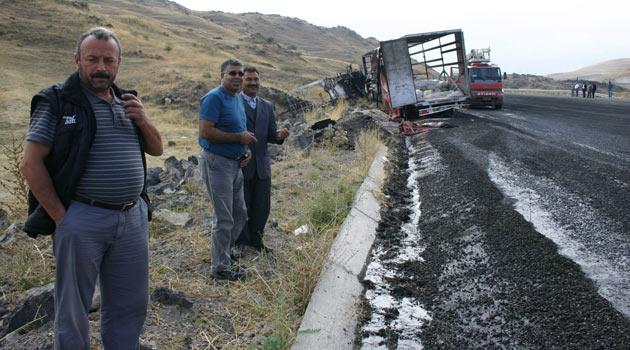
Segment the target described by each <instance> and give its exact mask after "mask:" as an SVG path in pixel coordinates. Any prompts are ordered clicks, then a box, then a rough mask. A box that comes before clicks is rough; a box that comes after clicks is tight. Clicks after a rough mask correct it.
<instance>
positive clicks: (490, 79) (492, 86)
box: [467, 48, 503, 109]
mask: <svg viewBox="0 0 630 350" xmlns="http://www.w3.org/2000/svg"><path fill="white" fill-rule="evenodd" d="M467 70H468V88H469V93H470V105H471V107H483V106H489V107H494V108H496V109H500V108H502V107H503V79H502V73H501V68H499V67H498V66H497V65H495V64H493V63H491V62H490V48H486V49H478V50H471V51H470V53H469V54H468V67H467Z"/></svg>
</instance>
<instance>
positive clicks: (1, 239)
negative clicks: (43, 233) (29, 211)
mask: <svg viewBox="0 0 630 350" xmlns="http://www.w3.org/2000/svg"><path fill="white" fill-rule="evenodd" d="M23 227H24V224H22V223H21V222H16V223H14V224H11V226H9V227H7V229H6V230H4V232H3V233H2V234H1V235H0V247H3V248H5V247H8V246H9V245H11V243H13V241H14V240H15V235H16V234H17V233H18V232H22V228H23Z"/></svg>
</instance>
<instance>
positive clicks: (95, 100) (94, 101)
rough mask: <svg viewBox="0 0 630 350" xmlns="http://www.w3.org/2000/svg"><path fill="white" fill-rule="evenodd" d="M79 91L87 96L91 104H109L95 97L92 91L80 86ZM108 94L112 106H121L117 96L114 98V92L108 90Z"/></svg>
mask: <svg viewBox="0 0 630 350" xmlns="http://www.w3.org/2000/svg"><path fill="white" fill-rule="evenodd" d="M81 89H83V92H84V93H85V96H87V98H88V100H89V101H90V103H91V104H97V103H107V104H109V102H107V101H105V100H104V99H102V98H100V97H98V96H96V95H95V94H94V92H92V90H90V89H88V88H86V87H84V86H82V87H81ZM109 93H110V94H111V95H112V96H113V98H112V102H111V104H112V105H115V104H122V101H121V100H120V99H119V98H118V96H116V94H114V90H113V89H112V88H109Z"/></svg>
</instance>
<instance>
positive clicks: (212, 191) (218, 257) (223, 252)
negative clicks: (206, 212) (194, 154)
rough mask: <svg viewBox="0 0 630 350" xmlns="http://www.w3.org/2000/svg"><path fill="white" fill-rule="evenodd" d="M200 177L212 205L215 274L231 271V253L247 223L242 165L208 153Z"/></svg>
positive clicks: (236, 161)
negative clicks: (226, 270) (228, 269)
mask: <svg viewBox="0 0 630 350" xmlns="http://www.w3.org/2000/svg"><path fill="white" fill-rule="evenodd" d="M199 159H200V164H199V165H200V168H201V177H202V179H203V183H204V185H205V187H206V190H207V191H208V196H209V197H210V201H211V202H212V210H213V217H212V232H211V236H212V238H211V239H212V253H211V254H212V272H213V273H216V272H219V271H222V270H225V269H227V268H229V265H231V264H232V259H231V258H230V253H231V251H232V247H233V246H234V243H235V242H236V239H237V238H238V236H239V234H240V233H241V231H242V230H243V227H244V226H245V223H246V222H247V209H246V207H245V198H244V197H243V173H242V171H241V167H240V162H239V161H238V160H235V159H228V158H225V157H222V156H219V155H216V154H214V153H211V152H208V151H202V152H201V155H200V157H199Z"/></svg>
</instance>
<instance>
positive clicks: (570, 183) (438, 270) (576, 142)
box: [357, 96, 630, 349]
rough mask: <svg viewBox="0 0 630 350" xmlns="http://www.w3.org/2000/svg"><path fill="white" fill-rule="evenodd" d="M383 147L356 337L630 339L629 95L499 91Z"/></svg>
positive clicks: (548, 344)
mask: <svg viewBox="0 0 630 350" xmlns="http://www.w3.org/2000/svg"><path fill="white" fill-rule="evenodd" d="M471 113H472V114H459V115H457V116H455V117H453V118H450V119H448V120H446V121H447V123H448V124H450V125H451V126H453V127H452V128H441V129H432V130H431V131H430V132H428V133H425V134H420V135H416V136H413V137H408V138H406V139H402V138H401V141H400V143H399V145H398V147H396V146H394V147H392V155H391V156H390V164H389V165H390V167H389V168H390V169H389V171H390V175H389V179H388V180H387V181H386V186H385V189H384V191H385V194H386V195H387V198H386V203H385V206H384V209H383V210H382V215H381V216H382V221H381V223H380V224H379V228H378V232H377V238H376V241H375V243H374V246H373V250H372V256H371V257H370V260H369V261H368V267H367V268H366V272H365V284H366V292H365V303H364V304H365V310H364V311H365V313H364V317H363V320H362V322H361V324H360V326H359V329H358V335H359V336H358V337H357V347H361V348H364V349H421V348H426V349H630V209H629V208H630V104H629V103H626V102H611V101H601V100H592V99H591V100H585V99H582V98H574V99H570V98H549V97H516V96H507V97H506V99H505V108H504V110H501V111H493V110H475V111H471Z"/></svg>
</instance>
